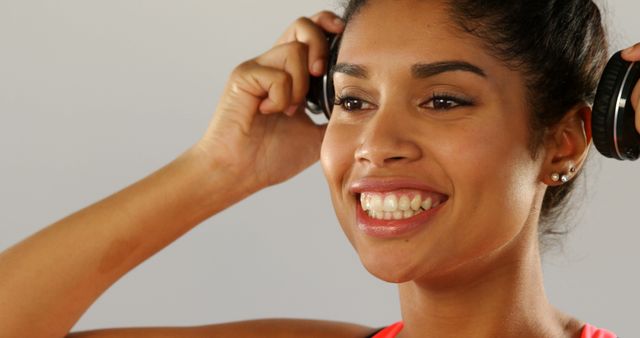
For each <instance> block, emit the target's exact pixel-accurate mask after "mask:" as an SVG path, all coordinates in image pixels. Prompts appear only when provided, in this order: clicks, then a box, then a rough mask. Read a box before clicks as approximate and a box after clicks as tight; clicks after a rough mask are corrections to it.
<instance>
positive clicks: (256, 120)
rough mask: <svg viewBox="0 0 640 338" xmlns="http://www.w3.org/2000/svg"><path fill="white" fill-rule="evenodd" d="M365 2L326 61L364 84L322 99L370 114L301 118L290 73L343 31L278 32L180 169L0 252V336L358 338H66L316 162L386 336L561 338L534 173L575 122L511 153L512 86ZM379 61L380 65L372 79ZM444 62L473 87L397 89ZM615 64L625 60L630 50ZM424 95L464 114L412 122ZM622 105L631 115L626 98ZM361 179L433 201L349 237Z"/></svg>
mask: <svg viewBox="0 0 640 338" xmlns="http://www.w3.org/2000/svg"><path fill="white" fill-rule="evenodd" d="M372 3H373V5H371V6H368V7H367V8H366V9H365V10H364V11H363V12H362V13H361V14H360V16H359V17H358V18H356V19H355V21H354V22H353V24H352V25H350V27H349V30H348V32H347V33H346V35H345V40H344V50H343V53H342V54H341V56H340V62H350V63H357V64H361V65H364V66H366V67H367V69H368V71H369V76H368V78H367V79H366V80H364V79H353V78H352V77H350V76H347V75H345V74H338V75H336V80H337V81H336V82H337V83H336V84H337V86H338V87H339V88H338V89H339V93H340V92H342V91H343V90H346V89H347V87H350V90H352V91H356V92H358V93H359V94H361V95H366V97H364V98H363V99H365V100H366V101H368V104H370V105H367V106H366V107H367V108H369V109H370V110H365V111H363V112H361V113H357V114H356V113H345V112H340V111H337V110H336V111H335V112H334V118H332V120H331V122H330V124H329V126H328V127H327V130H326V135H325V127H324V126H316V125H314V124H313V123H311V121H310V120H309V118H308V117H307V116H306V115H305V114H303V112H302V110H301V108H300V104H301V103H302V101H303V99H304V95H305V93H306V89H307V86H308V84H307V78H308V74H309V73H310V72H311V73H312V74H315V75H318V74H320V73H321V72H322V69H317V68H316V67H317V66H316V65H318V64H322V61H323V59H324V58H326V41H325V39H324V36H323V33H322V30H327V31H330V32H335V33H340V32H342V30H343V28H344V27H343V25H342V24H341V23H340V22H336V21H335V19H336V16H335V15H334V14H333V13H329V12H322V13H319V14H317V15H315V16H313V17H311V18H300V19H298V20H296V21H295V22H294V23H293V24H292V25H291V26H290V28H289V29H287V31H286V32H285V33H284V34H283V36H282V37H281V38H280V39H279V40H278V41H277V42H276V45H275V46H274V47H273V48H272V49H271V50H269V51H267V52H265V53H264V54H262V55H260V56H258V57H256V58H254V59H252V60H248V61H246V62H244V63H242V64H241V65H239V66H238V67H236V69H234V71H233V72H232V74H231V76H230V77H229V81H228V83H227V86H226V88H225V90H224V93H223V95H222V98H221V100H220V103H219V105H218V107H217V109H216V112H215V114H214V118H213V119H212V121H211V123H210V125H209V128H208V129H207V131H206V133H205V134H204V135H203V137H202V138H201V140H199V141H198V142H197V143H196V144H194V145H193V146H192V147H190V148H189V149H187V150H186V151H185V152H184V153H183V154H182V155H181V156H180V157H178V158H176V159H175V160H174V161H172V162H171V163H169V164H167V165H166V166H164V167H162V168H160V169H158V170H157V171H156V172H154V173H153V174H151V175H149V176H148V177H145V178H144V179H142V180H140V181H138V182H135V183H133V184H132V185H131V186H129V187H127V188H126V189H123V190H122V191H119V192H117V193H115V194H113V195H112V196H109V197H107V198H105V199H103V200H101V201H98V202H96V203H95V204H93V205H90V206H88V207H86V208H84V209H82V210H79V211H78V212H76V213H74V214H71V215H69V216H67V217H65V218H63V219H61V220H59V221H57V222H55V223H53V224H51V225H49V226H47V227H45V228H44V229H43V230H42V231H40V232H38V233H36V234H33V235H32V236H31V237H29V238H27V239H26V240H24V241H22V242H20V243H17V244H16V245H14V246H13V247H11V248H9V249H7V250H5V251H4V252H2V253H0V276H3V278H0V336H1V337H3V338H5V337H7V338H14V337H15V338H18V337H20V338H21V337H43V338H48V337H51V338H59V337H64V336H65V335H68V336H69V337H74V338H78V337H82V338H96V337H99V338H122V337H181V338H185V337H186V338H188V337H199V338H200V337H354V338H355V337H364V336H366V335H367V334H369V333H370V332H371V331H372V329H371V328H367V327H364V326H360V325H354V324H345V323H336V322H324V321H301V320H291V319H269V320H258V321H246V322H237V323H226V324H217V325H210V326H206V327H193V328H140V329H124V330H100V331H93V332H82V333H73V334H68V332H69V330H70V329H71V327H72V326H73V325H74V324H75V323H76V322H77V320H78V319H79V318H80V316H81V315H82V314H83V313H84V312H85V311H86V310H87V308H88V307H89V306H90V305H91V304H92V303H93V302H94V301H95V300H96V299H97V298H98V297H99V296H100V295H101V294H102V293H103V292H104V290H106V289H107V288H108V287H109V286H111V285H112V284H113V283H115V282H116V281H117V280H118V279H119V278H121V277H122V276H123V275H125V274H126V273H127V272H129V271H130V270H132V269H133V268H135V267H136V266H137V265H138V264H140V263H141V262H143V261H144V260H146V259H148V258H149V257H151V256H152V255H154V254H155V253H157V252H158V251H160V250H162V249H163V248H164V247H166V246H167V245H169V244H170V243H171V242H173V241H174V240H176V239H177V238H179V237H180V236H181V235H182V234H184V233H186V232H187V231H189V230H190V229H192V228H193V227H195V226H196V225H197V224H199V223H200V222H202V221H203V220H205V219H207V218H209V217H211V216H213V215H215V214H216V213H217V212H219V211H221V210H223V209H225V208H227V207H229V206H230V205H232V204H234V203H236V202H238V201H240V200H241V199H243V198H244V197H246V196H248V195H250V194H252V193H255V192H256V191H259V190H260V189H263V188H265V187H267V186H269V185H272V184H275V183H278V182H281V181H283V180H286V179H288V178H290V177H291V176H293V175H295V174H296V173H298V172H299V171H300V170H302V169H304V168H306V167H307V166H308V165H310V164H312V163H314V162H315V161H317V160H318V158H319V157H320V155H322V165H323V167H324V170H325V174H326V176H327V180H328V183H329V186H330V188H331V192H332V199H333V203H334V205H335V209H336V213H337V215H338V218H339V220H340V222H341V225H342V227H343V229H344V231H345V234H346V235H347V237H348V238H349V240H350V241H351V243H352V244H353V245H354V248H355V249H356V250H357V252H358V254H359V255H360V257H361V259H362V262H363V264H364V266H365V267H366V268H367V269H368V270H369V271H371V272H372V274H374V275H375V276H376V277H378V278H381V279H384V280H387V281H393V282H397V283H399V286H400V299H401V305H402V316H403V319H404V320H405V323H406V328H405V329H404V330H403V331H402V333H401V337H403V338H407V337H471V336H472V337H480V338H482V337H496V336H499V337H572V336H573V337H576V334H577V333H578V332H579V329H580V326H581V323H579V322H577V321H576V320H574V319H571V318H569V317H567V316H565V315H563V314H561V313H559V312H557V311H556V310H554V309H553V308H552V307H551V306H550V305H549V304H548V302H547V301H546V298H545V296H544V290H543V288H542V276H541V269H540V260H539V256H538V250H537V247H536V245H537V240H536V238H535V225H536V221H537V210H538V209H539V206H540V203H541V198H542V193H543V192H544V189H545V186H547V185H551V184H557V183H554V182H552V181H551V180H550V178H549V176H550V173H552V172H566V170H567V167H568V163H571V164H572V165H574V166H576V167H577V168H579V167H580V165H581V163H582V160H583V158H584V155H585V154H586V148H587V144H588V141H589V140H586V139H585V136H584V131H583V130H582V122H581V117H582V116H584V115H585V114H588V113H589V108H588V107H586V106H578V107H575V108H574V109H573V110H571V111H570V112H568V113H567V117H566V118H565V119H564V120H563V121H562V122H561V123H559V124H558V125H557V126H556V128H555V129H554V130H552V131H551V132H550V133H549V135H548V137H547V138H546V139H545V144H544V150H543V152H542V153H541V156H540V157H539V158H538V159H537V160H533V159H532V158H531V157H529V156H528V155H527V153H526V140H527V139H526V137H525V134H524V131H525V130H526V129H525V127H526V124H525V116H526V107H525V105H524V104H523V102H524V101H523V93H524V91H523V89H522V88H523V85H524V84H523V79H522V78H521V76H520V75H519V74H518V73H514V72H510V71H508V70H507V69H504V67H502V65H500V64H499V63H497V62H496V61H495V60H494V59H492V58H491V57H489V56H488V55H487V54H486V53H485V52H484V51H483V50H482V49H481V48H480V47H479V45H480V44H479V43H478V41H475V40H473V39H472V38H469V37H465V36H464V35H462V34H460V33H458V32H456V31H455V30H454V29H452V28H451V27H447V26H446V25H444V24H443V23H445V22H447V20H446V14H445V11H443V8H442V6H441V5H440V4H439V3H437V2H424V1H406V2H401V1H393V2H383V1H374V2H372ZM417 13H420V15H418V14H417ZM425 18H427V19H428V20H425ZM409 37H410V38H409ZM374 41H375V43H374ZM432 46H437V48H431V47H432ZM365 51H366V53H364V52H365ZM389 57H394V58H397V62H393V63H389V62H385V60H388V58H389ZM444 58H446V59H451V58H455V59H458V60H465V61H468V62H471V63H473V64H475V65H478V66H479V67H482V69H483V70H484V72H485V74H486V75H487V77H486V78H483V77H479V76H477V75H473V74H467V73H463V72H454V73H447V74H440V75H439V76H437V77H433V78H430V79H428V80H425V79H423V80H419V81H417V80H416V79H413V78H411V77H410V76H409V69H410V67H411V65H412V64H413V63H415V62H434V61H438V60H442V59H444ZM625 58H627V59H628V60H630V61H634V60H635V61H640V46H636V47H635V48H634V49H630V50H629V51H628V52H627V53H625ZM320 68H321V67H320ZM436 87H437V88H440V89H442V88H444V89H446V91H447V92H453V93H457V94H460V95H462V94H465V95H469V96H472V97H473V98H474V105H472V106H468V107H464V108H456V109H452V110H450V111H447V112H435V111H432V110H430V109H427V108H428V105H426V106H425V105H422V104H421V103H424V102H423V100H424V99H425V98H427V97H429V95H431V94H432V92H433V88H436ZM351 94H352V95H355V93H351ZM634 97H635V99H634V102H638V101H639V99H640V86H639V87H637V88H636V90H635V91H634ZM425 107H427V108H425ZM636 107H637V105H636ZM638 116H640V114H638ZM638 121H640V118H638ZM638 125H639V126H640V122H638ZM639 130H640V128H639ZM323 136H324V143H323V145H322V152H321V146H320V145H321V142H323V141H322V139H323ZM293 139H295V140H296V142H291V140H293ZM291 153H296V154H307V155H308V156H294V157H291V156H288V154H291ZM282 156H284V157H282ZM256 172H257V173H260V175H255V173H256ZM367 175H368V176H374V175H377V176H391V177H397V176H411V177H412V178H413V179H416V180H422V181H425V182H428V183H429V184H431V185H432V186H433V187H434V188H436V189H438V190H440V191H441V192H444V193H446V194H447V195H448V196H449V200H448V201H447V203H446V204H445V205H444V206H443V208H442V210H441V211H442V212H441V213H440V214H439V215H438V216H437V218H434V219H433V220H432V221H431V223H430V224H429V226H428V227H427V228H425V229H423V230H421V231H420V232H418V233H415V234H414V235H412V236H407V237H406V238H402V239H394V240H375V239H372V238H367V237H365V236H363V234H361V233H359V232H358V231H357V230H356V228H355V227H354V216H353V211H354V206H355V203H356V200H355V196H353V194H351V193H350V192H349V190H348V188H349V183H350V182H351V180H353V179H356V178H359V177H363V176H367ZM238 177H242V178H243V179H242V180H238ZM249 178H251V179H249ZM238 181H240V182H243V184H242V185H239V184H238V183H237V182H238ZM221 191H223V192H224V193H223V194H220V193H219V192H221ZM158 224H162V226H161V227H159V226H158ZM79 252H81V253H82V254H78V253H79ZM470 332H472V333H470Z"/></svg>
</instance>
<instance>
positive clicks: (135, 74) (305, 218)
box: [0, 0, 640, 337]
mask: <svg viewBox="0 0 640 338" xmlns="http://www.w3.org/2000/svg"><path fill="white" fill-rule="evenodd" d="M337 7H338V6H337V3H336V2H334V1H299V0H287V1H284V0H282V1H257V0H254V1H249V0H236V1H204V0H199V1H196V0H182V1H168V0H137V1H134V0H109V1H89V0H60V1H44V0H34V1H29V0H0V154H1V156H2V159H1V160H0V250H4V249H5V248H7V247H9V246H10V245H12V244H13V243H16V242H17V241H19V240H21V239H23V238H24V237H26V236H28V235H29V234H31V233H33V232H35V231H37V230H38V229H41V228H42V227H44V226H46V225H47V224H50V223H52V222H54V221H56V220H58V219H60V218H62V217H64V216H65V215H67V214H69V213H71V212H73V211H75V210H78V209H80V208H82V207H84V206H86V205H88V204H90V203H93V202H95V201H97V200H99V199H101V198H103V197H105V196H107V195H109V194H111V193H113V192H115V191H117V190H119V189H121V188H123V187H125V186H127V185H129V184H130V183H132V182H134V181H136V180H138V179H140V178H142V177H144V176H146V175H148V174H150V173H151V172H152V171H154V170H155V169H157V168H159V167H161V166H162V165H164V164H166V163H168V162H169V161H171V160H172V159H173V158H175V157H176V156H177V155H179V154H180V153H181V152H182V151H184V150H185V149H186V148H187V147H189V146H190V145H191V144H193V143H194V142H195V141H196V140H197V139H198V138H199V137H200V136H201V135H202V133H203V132H204V131H205V128H206V126H207V124H208V122H209V119H210V117H211V115H212V112H213V111H214V108H215V105H216V103H217V100H218V98H219V95H220V93H221V91H222V88H223V85H224V83H225V81H226V79H227V76H228V74H229V73H230V71H231V70H232V69H233V67H234V66H235V65H237V64H238V63H240V62H242V61H244V60H246V59H249V58H252V57H254V56H256V55H258V54H260V53H262V52H264V51H265V50H267V49H268V48H269V47H270V45H271V44H272V43H273V42H274V41H275V39H276V38H277V37H278V36H279V35H280V33H281V32H282V31H283V29H284V28H285V27H286V26H288V25H289V23H290V22H292V21H293V20H294V19H296V18H297V17H299V16H303V15H311V14H313V13H315V12H317V11H319V10H321V9H325V8H326V9H337ZM605 12H606V16H607V18H608V21H610V22H611V25H610V28H609V29H610V32H611V36H612V42H613V47H614V48H621V47H623V46H627V45H629V44H631V43H632V42H638V41H640V25H638V22H639V20H638V15H639V13H640V2H638V1H635V0H633V1H632V0H612V1H608V2H607V6H606V10H605ZM292 156H293V155H292ZM639 177H640V163H628V162H627V163H622V162H617V161H612V160H605V159H604V158H602V157H600V156H599V155H598V156H595V161H594V163H593V164H592V165H591V167H590V168H589V169H588V180H587V181H588V182H587V184H586V188H587V189H586V191H587V196H586V197H585V201H584V203H583V208H582V211H580V212H579V214H578V216H576V217H575V218H574V219H575V223H576V228H575V229H574V231H573V232H572V233H571V235H570V236H569V238H568V239H567V241H566V244H565V249H564V251H563V252H556V253H554V254H550V255H547V256H546V257H545V265H544V268H545V279H546V286H547V291H548V295H549V297H550V299H551V301H552V303H554V304H556V305H557V306H558V307H559V308H560V309H562V310H564V311H566V312H568V313H570V314H572V315H575V316H577V317H578V318H580V319H583V320H586V321H588V322H591V323H593V324H595V325H598V326H602V327H607V328H610V329H612V330H614V331H616V332H617V333H618V334H619V335H621V336H625V337H634V336H637V334H638V332H637V331H638V330H637V329H635V330H634V327H637V323H636V322H635V320H637V319H636V317H637V314H638V310H637V304H639V303H640V292H638V291H637V287H638V285H640V274H639V273H638V263H637V261H638V259H639V258H640V245H638V238H640V230H639V227H638V224H639V223H640V222H639V221H638V209H639V207H640V205H639V204H638V201H639V200H640V199H639V198H638V196H640V179H639ZM221 193H224V192H221ZM0 278H2V277H1V276H0ZM264 317H304V318H321V319H332V320H343V321H352V322H356V323H362V324H365V325H371V326H382V325H386V324H389V323H391V322H393V321H396V320H398V319H399V318H400V312H399V305H398V299H397V292H396V288H395V286H394V285H392V284H388V283H384V282H382V281H379V280H377V279H375V278H374V277H372V276H371V275H369V274H368V273H367V272H366V271H365V270H364V268H363V267H362V266H361V264H360V262H359V260H358V257H357V255H356V254H355V252H354V251H353V249H352V248H351V246H350V245H349V243H348V241H347V240H346V238H345V237H344V235H343V234H342V231H341V229H340V227H339V225H338V223H337V221H336V219H335V216H334V213H333V209H332V207H331V204H330V201H329V193H328V190H327V187H326V186H325V181H324V177H323V176H322V172H321V170H320V167H319V166H318V165H315V166H313V167H312V168H310V169H308V170H306V171H305V172H303V173H302V174H300V175H299V176H297V177H296V178H295V179H292V180H291V181H289V182H286V183H284V184H281V185H278V186H275V187H272V188H269V189H266V190H264V191H262V192H260V193H258V194H256V195H254V196H252V197H250V198H248V199H247V200H245V201H243V202H241V203H239V204H238V205H236V206H234V207H232V208H230V209H228V210H226V211H224V212H222V213H221V214H218V215H216V216H214V217H213V218H211V219H209V220H207V221H206V222H204V223H203V224H201V225H200V226H199V227H197V228H196V229H194V230H193V231H191V232H190V233H188V234H187V235H186V236H184V237H183V238H181V239H180V240H178V241H177V242H175V243H174V244H172V245H171V246H169V247H168V248H166V249H165V250H164V251H162V252H160V253H159V254H157V255H156V256H154V257H153V258H151V259H150V260H148V261H147V262H145V263H144V264H142V265H141V266H140V267H138V268H137V269H135V270H134V271H132V272H131V273H129V274H128V275H127V276H125V277H124V278H123V279H122V280H120V281H119V282H118V283H116V284H115V285H114V286H113V287H112V288H111V289H109V290H108V291H107V292H106V293H105V294H104V295H103V296H102V297H101V298H100V299H99V300H98V301H97V302H96V303H95V304H94V305H93V306H92V307H91V308H90V309H89V311H88V312H87V313H86V314H85V315H84V316H83V317H82V319H81V320H80V321H79V323H78V324H77V326H76V329H89V328H98V327H114V326H158V325H195V324H206V323H215V322H225V321H235V320H242V319H249V318H264Z"/></svg>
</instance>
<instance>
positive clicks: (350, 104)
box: [334, 97, 371, 111]
mask: <svg viewBox="0 0 640 338" xmlns="http://www.w3.org/2000/svg"><path fill="white" fill-rule="evenodd" d="M334 105H336V106H340V107H342V109H344V110H345V111H358V110H363V109H370V108H371V104H370V103H368V102H367V101H364V100H362V99H359V98H357V97H338V98H337V99H336V100H335V103H334Z"/></svg>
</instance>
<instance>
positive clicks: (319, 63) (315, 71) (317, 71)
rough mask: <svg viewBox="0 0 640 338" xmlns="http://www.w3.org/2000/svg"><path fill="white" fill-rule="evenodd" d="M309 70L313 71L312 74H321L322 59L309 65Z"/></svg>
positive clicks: (322, 67)
mask: <svg viewBox="0 0 640 338" xmlns="http://www.w3.org/2000/svg"><path fill="white" fill-rule="evenodd" d="M311 71H312V72H313V75H316V76H320V75H322V72H323V71H324V60H322V59H320V60H316V62H314V63H313V66H311Z"/></svg>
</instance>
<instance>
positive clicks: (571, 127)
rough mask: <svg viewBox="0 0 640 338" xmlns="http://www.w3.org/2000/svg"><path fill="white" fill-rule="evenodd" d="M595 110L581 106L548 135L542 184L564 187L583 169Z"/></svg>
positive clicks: (574, 108) (582, 104) (545, 142)
mask: <svg viewBox="0 0 640 338" xmlns="http://www.w3.org/2000/svg"><path fill="white" fill-rule="evenodd" d="M590 120H591V107H590V106H589V105H587V104H586V103H581V104H579V105H576V106H575V107H573V108H572V109H571V110H570V111H568V112H567V114H565V116H564V117H563V118H562V120H560V122H558V123H557V124H556V125H554V126H553V127H551V129H550V130H549V131H548V132H547V134H546V136H545V140H544V148H545V158H544V163H543V165H542V168H541V170H542V171H541V173H540V174H541V181H542V182H544V183H545V184H547V185H561V184H563V183H565V182H567V181H568V180H571V179H572V178H573V177H574V176H575V175H576V174H577V173H578V172H579V171H580V169H581V168H582V166H583V165H584V161H585V159H586V158H587V154H588V152H589V146H590V144H591V131H590V127H591V121H590Z"/></svg>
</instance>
